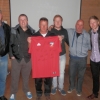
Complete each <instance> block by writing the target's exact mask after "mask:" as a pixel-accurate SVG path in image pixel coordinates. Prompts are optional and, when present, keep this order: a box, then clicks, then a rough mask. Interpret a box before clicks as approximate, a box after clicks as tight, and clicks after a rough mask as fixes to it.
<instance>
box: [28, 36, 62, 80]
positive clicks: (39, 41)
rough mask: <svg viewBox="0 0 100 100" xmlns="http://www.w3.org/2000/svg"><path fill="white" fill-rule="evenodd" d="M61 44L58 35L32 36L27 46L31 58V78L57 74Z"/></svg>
mask: <svg viewBox="0 0 100 100" xmlns="http://www.w3.org/2000/svg"><path fill="white" fill-rule="evenodd" d="M60 52H61V44H60V41H59V38H58V36H49V37H41V36H37V37H32V38H31V44H30V47H29V53H31V59H32V78H46V77H55V76H59V53H60Z"/></svg>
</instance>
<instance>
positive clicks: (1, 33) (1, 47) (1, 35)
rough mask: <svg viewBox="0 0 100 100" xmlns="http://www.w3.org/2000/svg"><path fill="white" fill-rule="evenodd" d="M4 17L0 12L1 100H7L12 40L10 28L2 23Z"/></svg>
mask: <svg viewBox="0 0 100 100" xmlns="http://www.w3.org/2000/svg"><path fill="white" fill-rule="evenodd" d="M2 18H3V15H2V11H1V10H0V100H7V98H6V97H5V96H4V92H5V84H6V77H7V73H8V72H7V69H8V51H9V40H10V26H9V25H7V24H6V23H4V22H3V21H2Z"/></svg>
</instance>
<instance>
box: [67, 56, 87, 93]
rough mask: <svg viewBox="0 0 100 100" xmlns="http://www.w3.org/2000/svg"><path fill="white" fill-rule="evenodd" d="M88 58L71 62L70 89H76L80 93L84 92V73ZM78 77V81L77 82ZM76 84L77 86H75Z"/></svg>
mask: <svg viewBox="0 0 100 100" xmlns="http://www.w3.org/2000/svg"><path fill="white" fill-rule="evenodd" d="M86 64H87V57H83V58H70V61H69V82H70V87H69V89H74V88H75V87H76V91H77V92H78V93H81V92H82V83H83V78H84V73H85V70H86ZM76 76H77V81H76ZM75 83H76V85H75Z"/></svg>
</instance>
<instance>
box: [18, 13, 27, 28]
mask: <svg viewBox="0 0 100 100" xmlns="http://www.w3.org/2000/svg"><path fill="white" fill-rule="evenodd" d="M18 21H19V25H20V26H21V28H22V29H26V28H27V25H28V17H27V16H26V15H25V14H21V15H19V17H18Z"/></svg>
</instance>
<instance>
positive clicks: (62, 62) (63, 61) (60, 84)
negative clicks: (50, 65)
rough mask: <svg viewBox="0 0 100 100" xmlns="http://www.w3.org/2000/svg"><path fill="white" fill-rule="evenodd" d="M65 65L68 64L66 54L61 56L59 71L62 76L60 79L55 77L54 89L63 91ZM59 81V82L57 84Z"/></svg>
mask: <svg viewBox="0 0 100 100" xmlns="http://www.w3.org/2000/svg"><path fill="white" fill-rule="evenodd" d="M65 64H66V54H64V55H61V56H59V67H60V68H59V70H60V76H59V77H53V82H52V83H53V88H57V83H58V88H59V89H63V87H64V86H63V84H64V72H65ZM57 79H58V82H57Z"/></svg>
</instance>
